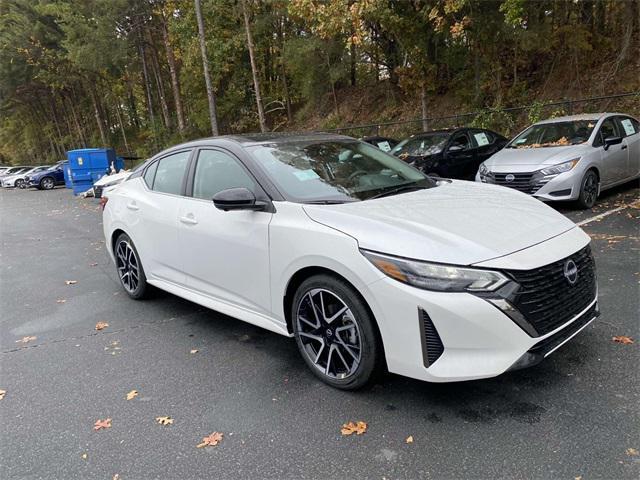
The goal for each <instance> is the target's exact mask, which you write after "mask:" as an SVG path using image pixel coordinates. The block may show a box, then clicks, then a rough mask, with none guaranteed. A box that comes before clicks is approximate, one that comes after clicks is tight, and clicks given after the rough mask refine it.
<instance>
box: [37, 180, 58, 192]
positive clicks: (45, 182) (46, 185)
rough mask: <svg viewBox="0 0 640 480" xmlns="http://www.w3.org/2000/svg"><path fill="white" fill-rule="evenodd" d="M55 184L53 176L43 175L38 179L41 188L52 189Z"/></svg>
mask: <svg viewBox="0 0 640 480" xmlns="http://www.w3.org/2000/svg"><path fill="white" fill-rule="evenodd" d="M55 186H56V182H54V181H53V178H51V177H44V178H43V179H42V180H40V188H42V189H43V190H52V189H53V187H55Z"/></svg>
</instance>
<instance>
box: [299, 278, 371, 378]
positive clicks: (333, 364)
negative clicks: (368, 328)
mask: <svg viewBox="0 0 640 480" xmlns="http://www.w3.org/2000/svg"><path fill="white" fill-rule="evenodd" d="M296 312H297V313H296V323H297V325H296V326H297V331H296V333H297V335H298V338H299V340H300V342H301V344H302V346H303V349H302V350H303V351H304V353H305V355H306V356H307V358H308V359H309V361H310V362H311V364H313V366H314V367H315V368H317V369H318V370H319V371H320V372H321V373H323V374H324V375H326V376H328V377H330V378H334V379H340V380H341V379H344V378H347V377H349V376H351V375H353V374H354V373H355V372H356V370H357V369H358V366H359V365H360V361H361V358H362V340H361V338H362V337H361V335H360V329H359V328H358V324H357V323H356V320H355V317H354V315H353V313H352V311H351V309H350V308H349V307H348V306H347V304H346V303H345V302H344V301H342V299H340V298H339V297H338V296H337V295H336V294H335V293H333V292H331V291H329V290H325V289H320V288H316V289H312V290H310V291H308V292H307V293H306V294H305V295H304V296H303V297H302V300H300V303H299V304H298V307H297V310H296Z"/></svg>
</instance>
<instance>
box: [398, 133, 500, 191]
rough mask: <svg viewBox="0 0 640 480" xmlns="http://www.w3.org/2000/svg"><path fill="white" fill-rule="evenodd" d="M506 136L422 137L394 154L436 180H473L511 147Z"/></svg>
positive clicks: (406, 142) (411, 139)
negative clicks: (491, 159)
mask: <svg viewBox="0 0 640 480" xmlns="http://www.w3.org/2000/svg"><path fill="white" fill-rule="evenodd" d="M507 141H508V140H507V139H506V138H505V137H503V136H502V135H500V134H498V133H495V132H492V131H491V130H484V129H480V128H457V129H455V130H436V131H432V132H427V133H418V134H416V135H412V136H411V137H409V138H407V139H405V140H403V141H402V142H400V143H399V144H398V145H396V146H395V148H394V149H393V150H391V153H392V154H393V155H395V156H396V157H398V158H401V159H402V160H404V161H405V162H407V163H410V164H411V165H413V166H414V167H416V168H417V169H419V170H420V171H422V172H424V173H426V174H428V175H431V176H435V177H445V178H459V179H467V180H472V179H473V178H474V177H475V174H476V172H477V171H478V166H479V165H480V164H481V163H482V162H483V161H485V160H486V159H487V158H489V157H490V156H491V155H493V154H494V153H496V152H497V151H498V150H500V149H501V148H502V147H504V146H505V145H506V144H507Z"/></svg>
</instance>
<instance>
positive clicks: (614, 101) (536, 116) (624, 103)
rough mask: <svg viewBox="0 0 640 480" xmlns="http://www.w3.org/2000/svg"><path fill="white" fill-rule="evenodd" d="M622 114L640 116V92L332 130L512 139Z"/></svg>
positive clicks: (359, 133)
mask: <svg viewBox="0 0 640 480" xmlns="http://www.w3.org/2000/svg"><path fill="white" fill-rule="evenodd" d="M611 111H615V112H621V113H627V114H629V115H634V116H636V117H638V116H639V115H640V91H638V92H630V93H620V94H616V95H607V96H602V97H590V98H581V99H577V100H575V99H574V100H560V101H556V102H548V103H545V102H534V103H533V104H531V105H527V106H521V107H511V108H497V109H486V110H481V111H477V112H469V113H460V114H456V115H447V116H444V117H431V118H416V119H414V120H399V121H393V122H380V123H372V124H368V125H353V126H346V127H340V128H334V129H330V130H329V131H330V132H336V133H341V134H344V135H349V136H352V137H368V136H374V135H375V136H378V135H379V136H384V137H392V138H396V139H398V140H401V139H403V138H406V137H408V136H409V135H411V134H414V133H417V132H420V131H423V130H424V126H425V125H426V126H427V130H438V129H444V128H456V127H465V126H466V127H478V128H488V129H490V130H494V131H496V132H499V133H501V134H503V135H505V136H506V137H511V136H513V135H515V134H516V133H518V132H519V131H520V130H522V129H524V128H525V127H527V126H528V125H530V124H532V123H535V122H538V121H540V120H544V119H546V118H552V117H560V116H563V115H574V114H579V113H597V112H611Z"/></svg>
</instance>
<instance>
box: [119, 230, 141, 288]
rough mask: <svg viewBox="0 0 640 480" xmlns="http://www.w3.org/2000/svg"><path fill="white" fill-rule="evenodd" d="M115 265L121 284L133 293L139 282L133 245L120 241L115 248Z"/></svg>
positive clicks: (136, 258) (138, 271)
mask: <svg viewBox="0 0 640 480" xmlns="http://www.w3.org/2000/svg"><path fill="white" fill-rule="evenodd" d="M116 266H117V268H118V275H119V276H120V281H121V282H122V286H123V287H124V288H125V290H127V292H129V293H133V292H135V291H136V289H137V288H138V284H139V282H140V269H139V266H138V257H136V254H135V252H134V251H133V247H131V245H130V244H129V242H126V241H124V240H123V241H121V242H120V243H118V248H116Z"/></svg>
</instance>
